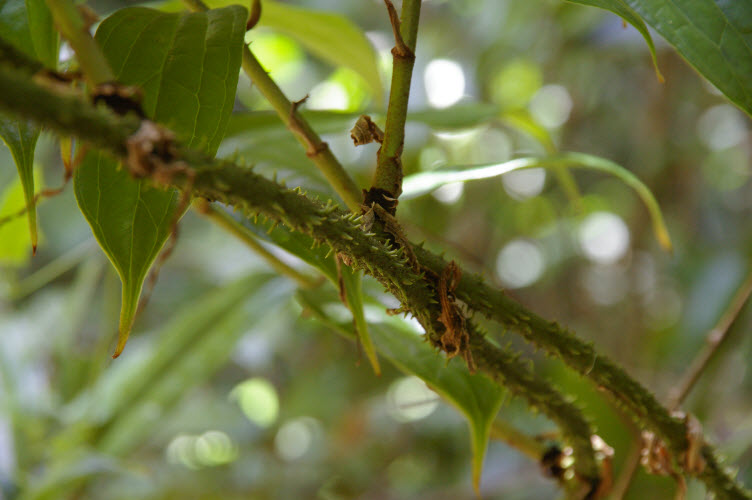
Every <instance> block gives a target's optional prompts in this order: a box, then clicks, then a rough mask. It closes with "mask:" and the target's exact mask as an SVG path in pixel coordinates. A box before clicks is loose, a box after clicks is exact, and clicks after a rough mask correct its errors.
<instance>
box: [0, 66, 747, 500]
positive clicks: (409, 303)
mask: <svg viewBox="0 0 752 500" xmlns="http://www.w3.org/2000/svg"><path fill="white" fill-rule="evenodd" d="M0 108H1V109H3V110H4V111H6V112H9V113H11V114H13V115H16V116H20V117H23V118H28V119H32V120H35V121H37V122H38V123H39V124H41V125H45V126H47V127H49V128H51V129H53V130H56V131H58V132H60V133H61V134H63V135H75V136H77V137H78V138H80V139H84V140H88V141H90V142H92V143H93V144H95V145H96V146H98V147H101V148H103V149H105V150H107V151H109V152H110V153H111V154H113V155H114V156H116V157H118V158H119V159H121V160H126V159H127V157H128V148H127V146H126V145H127V144H128V142H129V139H130V138H131V136H133V135H134V134H135V132H136V131H137V130H138V128H140V127H141V126H142V123H141V121H140V120H139V119H138V118H136V117H134V116H133V115H128V116H126V117H118V116H115V115H113V114H112V113H111V112H109V111H108V110H106V109H102V108H95V107H93V106H92V105H91V104H90V103H88V102H86V101H85V100H83V99H82V98H80V97H79V96H75V95H70V94H69V93H61V92H60V91H57V90H56V89H55V88H54V87H49V86H45V85H44V84H40V83H39V82H37V81H34V80H33V78H32V75H31V74H30V73H29V72H26V71H23V70H18V69H15V68H14V67H8V66H6V65H4V64H0ZM152 160H153V161H155V162H157V163H158V162H159V161H166V160H165V159H164V158H162V159H160V158H156V159H152ZM168 160H169V161H168V163H167V164H165V165H163V166H162V168H167V169H169V168H174V171H173V173H172V175H157V177H158V178H159V180H161V182H168V183H169V185H171V186H175V187H178V188H185V187H186V183H187V182H188V177H189V175H188V173H187V172H188V171H189V170H190V171H192V174H190V177H192V178H193V179H192V182H193V189H192V191H193V193H194V194H196V195H198V196H204V197H206V198H209V199H215V200H218V201H222V202H224V203H227V204H230V205H233V206H235V207H237V208H239V209H241V210H243V211H244V212H245V213H246V214H247V215H253V214H255V213H262V214H263V215H265V216H266V217H268V218H269V219H271V220H273V221H276V222H278V223H281V224H285V225H286V226H288V227H290V228H291V229H293V230H296V231H301V232H303V233H305V234H308V235H310V236H312V237H313V238H314V239H315V240H317V241H319V242H321V243H326V244H328V245H329V246H331V247H332V249H333V251H335V252H338V253H342V254H344V255H347V256H348V257H349V258H350V260H351V262H352V264H353V266H354V267H356V268H360V269H364V270H366V271H367V272H369V274H371V275H372V276H374V277H375V278H377V279H378V280H379V281H381V283H383V284H384V286H385V287H386V288H387V289H388V290H389V291H390V292H391V293H392V294H394V295H395V296H396V297H397V298H398V299H399V300H400V301H401V302H402V303H403V304H405V305H406V307H407V308H408V309H409V310H410V311H411V312H412V313H413V314H414V315H415V316H416V318H418V320H419V321H420V322H421V323H422V324H423V325H424V326H427V334H428V335H429V338H431V339H432V340H433V339H435V338H436V337H438V338H440V335H441V332H442V330H441V329H440V328H439V327H437V326H433V325H435V324H436V323H437V322H438V319H437V318H438V316H439V314H440V311H438V310H437V306H438V301H437V299H436V297H437V294H436V285H435V284H432V283H430V282H429V281H428V280H426V279H425V277H424V276H421V275H418V274H417V273H416V272H415V269H414V268H413V266H411V265H410V264H409V262H408V260H407V258H405V257H404V256H403V254H402V250H401V249H395V248H394V247H393V246H392V244H391V243H390V242H389V238H388V235H385V234H383V233H382V234H379V235H376V236H372V235H369V234H367V233H365V232H364V231H363V230H362V228H361V226H360V224H359V223H358V221H357V220H356V219H357V218H358V216H357V215H356V214H352V213H350V214H347V213H344V212H342V211H341V210H339V209H338V208H337V207H336V206H330V207H324V206H322V205H320V204H318V203H317V202H314V201H313V200H310V199H308V198H307V197H305V196H303V195H301V194H299V193H297V192H295V191H291V190H288V189H285V188H283V187H281V186H279V185H278V184H276V183H275V182H272V181H270V180H268V179H266V178H264V177H261V176H259V175H256V174H254V173H253V172H249V171H248V169H247V168H244V167H242V166H239V165H235V164H233V163H231V162H227V161H222V160H215V159H212V158H209V157H207V156H206V155H205V154H203V153H200V152H197V151H194V150H190V149H185V148H182V147H180V145H175V150H174V154H173V155H172V157H171V158H169V159H168ZM126 162H127V160H126ZM156 173H157V172H156V171H155V174H156ZM162 174H164V172H162ZM413 250H414V251H415V255H416V256H417V258H418V261H419V262H420V265H421V268H422V269H429V270H431V271H432V272H434V273H435V274H436V275H437V276H438V275H440V273H441V272H442V270H443V269H444V268H445V267H446V266H447V263H446V262H445V261H444V260H443V259H442V258H441V257H439V256H436V255H434V254H432V253H430V252H427V251H426V250H423V249H421V248H420V247H417V246H413ZM453 293H454V294H455V295H456V296H457V298H458V299H460V300H462V301H463V302H465V303H466V304H467V305H468V306H469V307H471V308H473V309H475V310H477V311H478V312H481V313H483V314H484V315H486V316H488V317H489V318H491V319H493V320H495V321H498V322H500V323H502V324H504V325H507V326H509V327H511V328H512V329H513V330H515V331H518V332H520V333H521V334H522V335H523V336H524V337H525V338H526V339H528V340H530V341H531V342H533V343H535V344H536V345H538V346H539V347H541V348H543V349H544V350H546V351H547V352H549V353H550V354H552V355H554V356H556V357H557V358H559V359H562V360H563V361H564V362H565V363H567V364H568V365H569V366H570V367H571V368H573V369H574V370H575V371H577V372H578V373H580V374H582V375H583V376H585V377H587V378H589V379H591V380H592V381H593V382H594V383H595V384H597V385H598V386H599V387H600V388H602V389H604V390H605V391H606V392H607V393H608V394H610V395H611V397H612V398H613V399H614V401H616V402H617V403H618V404H619V405H620V406H621V407H622V408H623V409H624V410H625V411H626V412H627V413H629V414H631V415H632V417H633V418H634V419H635V420H636V421H637V422H638V423H639V424H640V426H641V427H642V428H647V429H650V430H652V431H654V432H655V433H656V435H657V436H658V437H659V438H660V439H661V440H663V441H664V442H665V443H666V445H667V450H668V451H669V452H670V453H671V455H672V456H673V457H674V459H675V461H676V462H678V463H680V464H681V463H682V460H681V459H680V457H682V456H683V455H684V454H685V453H686V452H687V450H688V447H689V440H688V438H687V435H686V426H685V424H684V422H683V421H682V420H680V419H677V418H674V417H672V416H671V415H670V414H669V412H668V411H667V410H666V408H665V407H663V406H661V405H660V404H659V403H658V402H657V400H656V399H655V397H654V396H653V395H652V394H650V392H649V391H647V390H646V389H645V388H644V387H642V386H641V385H640V384H639V383H637V382H636V381H635V380H634V379H632V378H631V377H629V376H628V375H627V374H626V373H625V372H624V371H623V370H622V369H621V368H619V367H618V366H617V365H615V364H614V363H613V362H611V361H610V360H609V359H607V358H606V357H604V356H601V355H599V354H598V353H597V351H595V349H594V348H593V346H592V345H590V344H587V343H585V342H583V341H582V340H580V339H579V338H577V337H576V336H575V335H574V334H572V333H571V332H569V331H568V330H566V329H565V328H562V327H560V326H559V325H557V324H556V323H553V322H549V321H546V320H544V319H543V318H541V317H539V316H537V315H536V314H535V313H533V312H531V311H529V310H527V309H526V308H524V307H523V306H522V305H520V304H519V303H517V302H515V301H513V300H512V299H510V298H509V297H507V296H506V295H504V294H503V293H502V292H500V291H499V290H495V289H493V288H491V287H489V286H488V285H486V284H485V283H483V282H482V280H480V278H478V277H476V276H472V275H470V274H467V273H462V277H461V279H460V281H459V283H458V284H457V287H456V289H455V290H454V292H453ZM439 324H440V323H439ZM434 343H435V342H434ZM485 343H486V340H485V339H484V338H483V337H481V336H478V335H471V339H470V344H471V350H472V351H471V352H472V356H473V359H474V360H475V362H476V363H477V364H478V365H479V368H480V369H482V370H484V371H486V373H493V374H495V375H494V376H495V377H498V378H499V379H501V378H503V377H505V376H506V375H505V374H502V373H499V372H497V371H496V370H500V365H501V363H498V362H495V361H494V357H493V356H494V355H493V352H492V351H489V350H487V349H486V346H485ZM484 367H485V368H484ZM523 390H524V389H523ZM581 434H583V435H584V434H587V432H582V433H581ZM700 453H701V455H702V457H703V459H704V460H705V463H706V466H705V467H704V468H703V469H702V470H701V471H698V470H688V471H686V472H688V473H690V474H692V475H695V476H696V477H698V478H699V479H701V480H703V481H704V482H705V483H706V484H707V486H708V488H709V489H710V490H712V491H713V492H715V493H716V495H718V496H719V497H721V498H740V499H741V498H747V499H749V498H752V496H751V495H750V493H749V492H748V491H747V490H745V489H744V488H743V486H741V485H740V484H739V483H737V482H735V480H734V478H733V476H732V475H731V473H729V472H728V471H726V470H725V469H724V468H723V467H722V466H721V465H720V463H719V461H718V460H717V459H716V457H715V452H714V450H713V448H712V447H711V446H710V445H708V444H705V445H703V446H702V448H701V451H700Z"/></svg>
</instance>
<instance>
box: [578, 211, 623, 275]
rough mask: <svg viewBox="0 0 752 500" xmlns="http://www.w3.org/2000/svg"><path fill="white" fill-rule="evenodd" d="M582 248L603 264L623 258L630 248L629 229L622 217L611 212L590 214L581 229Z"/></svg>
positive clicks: (587, 254)
mask: <svg viewBox="0 0 752 500" xmlns="http://www.w3.org/2000/svg"><path fill="white" fill-rule="evenodd" d="M578 236H579V242H580V248H581V249H582V252H583V253H584V254H585V256H586V257H587V258H588V259H590V260H592V261H594V262H599V263H601V264H610V263H612V262H616V261H617V260H619V259H621V258H622V257H623V256H624V254H625V253H626V252H627V249H628V248H629V229H627V225H626V224H625V223H624V221H623V220H621V217H619V216H618V215H614V214H612V213H609V212H595V213H593V214H590V215H588V216H587V217H586V218H585V220H584V221H582V224H581V225H580V230H579V235H578Z"/></svg>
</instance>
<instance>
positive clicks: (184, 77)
mask: <svg viewBox="0 0 752 500" xmlns="http://www.w3.org/2000/svg"><path fill="white" fill-rule="evenodd" d="M245 17H246V11H245V9H243V8H242V7H239V6H234V7H228V8H226V9H217V10H213V11H210V12H205V13H172V14H169V13H164V12H160V11H157V10H153V9H147V8H141V7H134V8H127V9H122V10H119V11H117V12H116V13H115V14H113V15H112V16H110V17H108V18H107V19H105V20H104V21H103V22H102V24H101V25H100V26H99V29H98V30H97V34H96V39H97V41H98V42H99V43H100V45H101V47H102V50H103V52H104V54H105V56H106V57H107V59H108V62H109V63H110V65H111V66H112V69H113V71H114V72H115V75H116V77H117V79H118V81H119V82H121V83H123V84H126V85H137V86H140V87H141V88H142V89H143V92H144V101H143V108H144V111H145V113H146V115H147V116H149V117H150V118H152V119H154V120H155V121H158V122H161V123H164V124H167V125H168V126H169V127H170V128H171V129H172V130H174V131H175V132H177V133H178V135H180V136H181V138H182V139H183V140H184V141H185V142H187V143H188V144H189V145H190V146H192V147H201V148H203V149H204V150H206V151H207V152H209V153H211V154H214V153H215V152H216V150H217V147H218V146H219V143H220V141H221V140H222V138H223V136H224V132H225V129H226V127H227V121H228V120H229V117H230V113H231V111H232V106H233V103H234V98H235V89H236V87H237V80H238V73H239V69H240V55H241V48H242V45H243V35H244V32H245ZM74 184H75V193H76V199H77V201H78V204H79V207H80V209H81V211H82V212H83V214H84V216H85V217H86V219H87V221H88V222H89V224H90V225H91V227H92V230H93V232H94V235H95V236H96V238H97V241H98V242H99V244H100V246H101V247H102V249H103V250H104V252H105V253H106V254H107V256H108V257H109V259H110V261H111V262H112V264H113V265H114V267H115V268H116V269H117V271H118V274H119V275H120V279H121V281H122V283H123V292H122V293H123V295H122V306H121V315H120V323H119V328H118V343H117V347H116V349H115V356H117V355H119V354H120V352H121V351H122V349H123V347H124V346H125V343H126V341H127V339H128V335H129V334H130V330H131V328H132V326H133V321H134V319H135V315H136V311H137V308H138V299H139V296H140V294H141V289H142V287H143V283H144V280H145V278H146V275H147V273H148V271H149V268H150V267H151V265H152V264H153V262H154V260H155V259H156V257H157V255H158V254H159V252H160V250H161V248H162V246H163V245H164V243H165V242H166V241H167V238H168V237H169V234H170V231H171V228H172V225H173V222H175V221H176V219H177V218H178V217H179V216H180V215H182V214H178V213H177V210H178V205H179V203H178V200H179V197H180V194H179V193H178V192H177V191H175V190H167V191H165V190H160V189H156V188H152V187H150V186H148V185H147V184H145V183H143V182H137V181H135V180H133V179H132V178H130V176H128V175H127V173H126V172H125V171H123V170H122V169H119V168H118V165H117V163H115V162H114V161H113V160H111V159H109V158H108V157H106V156H104V155H103V154H102V153H99V152H92V153H89V154H88V155H87V156H86V158H85V159H84V161H83V163H82V164H81V165H80V166H79V168H77V169H76V172H75V175H74Z"/></svg>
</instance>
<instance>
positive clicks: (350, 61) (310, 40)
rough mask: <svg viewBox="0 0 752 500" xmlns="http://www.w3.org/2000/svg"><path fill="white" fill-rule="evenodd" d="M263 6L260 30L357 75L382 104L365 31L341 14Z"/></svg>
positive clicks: (212, 3) (213, 3)
mask: <svg viewBox="0 0 752 500" xmlns="http://www.w3.org/2000/svg"><path fill="white" fill-rule="evenodd" d="M204 3H206V4H207V5H208V6H209V7H222V6H226V5H232V4H241V5H248V4H249V2H247V1H243V0H208V1H206V2H204ZM261 5H262V10H261V19H260V20H259V25H260V26H266V27H268V28H270V29H273V30H275V31H278V32H280V33H284V34H285V35H287V36H289V37H290V38H293V39H294V40H295V41H297V42H298V43H300V44H301V45H302V46H303V47H305V48H306V49H308V50H309V51H311V52H312V53H313V54H315V55H316V56H318V57H320V58H322V59H323V60H325V61H327V62H330V63H332V64H334V65H335V66H343V67H345V68H350V69H351V70H353V71H355V73H357V74H358V75H360V76H361V77H362V78H363V80H364V81H365V82H366V84H367V85H368V88H369V89H370V91H371V93H372V94H373V97H374V100H375V101H376V102H377V103H381V102H382V101H383V96H384V86H383V84H382V83H381V76H380V75H379V64H378V55H377V54H376V51H375V50H374V48H373V46H372V45H371V42H369V41H368V38H366V36H365V35H364V34H363V30H361V29H360V28H358V26H356V25H355V24H354V23H353V22H352V21H350V20H349V19H347V18H346V17H344V16H342V15H340V14H335V13H332V12H322V11H320V10H314V9H308V8H304V7H296V6H293V5H289V4H286V3H282V2H277V1H274V0H263V1H262V2H261ZM162 8H163V9H165V10H168V11H170V10H175V9H181V8H183V5H182V2H180V1H179V0H168V1H166V2H164V3H163V4H162ZM385 19H386V17H385Z"/></svg>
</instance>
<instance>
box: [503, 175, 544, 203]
mask: <svg viewBox="0 0 752 500" xmlns="http://www.w3.org/2000/svg"><path fill="white" fill-rule="evenodd" d="M501 182H502V183H503V184H504V191H506V192H507V193H508V194H509V196H511V197H512V198H514V199H517V200H524V199H526V198H531V197H533V196H537V195H539V194H540V193H541V191H543V187H544V186H545V185H546V171H545V170H544V169H542V168H531V169H526V170H516V171H514V172H509V173H508V174H504V175H502V176H501Z"/></svg>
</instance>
